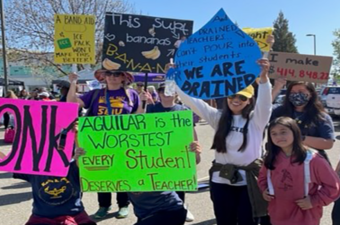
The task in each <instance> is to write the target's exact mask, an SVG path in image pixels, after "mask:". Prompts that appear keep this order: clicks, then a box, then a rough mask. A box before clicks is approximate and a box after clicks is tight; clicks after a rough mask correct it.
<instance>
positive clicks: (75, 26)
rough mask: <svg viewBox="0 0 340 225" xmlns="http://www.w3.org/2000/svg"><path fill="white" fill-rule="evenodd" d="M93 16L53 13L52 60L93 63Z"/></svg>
mask: <svg viewBox="0 0 340 225" xmlns="http://www.w3.org/2000/svg"><path fill="white" fill-rule="evenodd" d="M94 35H95V16H90V15H60V14H56V15H54V62H55V63H61V64H95V62H96V60H95V42H94Z"/></svg>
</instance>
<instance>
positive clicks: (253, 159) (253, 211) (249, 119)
mask: <svg viewBox="0 0 340 225" xmlns="http://www.w3.org/2000/svg"><path fill="white" fill-rule="evenodd" d="M258 63H259V65H260V66H261V67H262V71H261V74H260V84H259V90H258V91H259V92H258V100H257V102H256V104H255V99H254V97H253V96H254V88H253V87H252V86H251V85H250V86H248V87H247V88H245V89H244V90H241V91H240V92H238V93H236V94H235V95H232V96H229V97H228V98H225V102H224V109H223V111H222V112H221V111H219V110H217V109H215V108H213V107H210V106H209V105H208V104H207V103H205V102H204V101H203V100H200V99H196V98H191V97H190V96H188V95H186V94H184V93H183V92H182V91H181V90H180V89H179V88H178V94H179V96H180V98H181V100H182V101H183V103H184V104H185V105H187V106H189V107H190V108H191V109H192V110H193V111H194V112H195V113H196V114H197V115H198V116H200V117H201V118H203V119H204V120H206V121H207V122H208V123H209V125H210V126H212V127H213V128H214V129H215V131H216V133H215V137H214V142H213V146H212V149H214V150H215V160H214V163H213V166H212V168H211V169H210V174H211V177H210V179H211V183H210V193H211V198H212V201H213V205H214V212H215V216H216V221H217V224H218V225H225V224H228V225H236V224H238V225H257V224H258V219H257V218H258V217H262V216H265V215H266V214H267V211H266V210H267V205H266V203H265V201H264V200H263V199H262V196H261V192H260V190H259V188H258V186H257V183H256V176H257V174H258V172H259V170H260V167H261V162H260V161H259V159H260V158H261V156H262V150H261V143H262V134H263V131H264V128H265V126H266V124H267V123H268V121H269V118H270V114H271V108H272V104H271V85H270V82H269V79H268V75H267V73H268V69H269V62H268V60H266V59H261V60H259V61H258Z"/></svg>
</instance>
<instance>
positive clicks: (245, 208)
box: [210, 182, 270, 225]
mask: <svg viewBox="0 0 340 225" xmlns="http://www.w3.org/2000/svg"><path fill="white" fill-rule="evenodd" d="M210 194H211V198H212V200H213V205H214V212H215V217H216V222H217V225H257V224H258V221H259V218H256V219H254V218H253V215H252V208H251V203H250V200H249V196H248V190H247V186H231V185H227V184H218V183H214V182H210ZM260 221H261V225H265V224H268V225H269V224H270V222H269V218H268V217H263V218H260Z"/></svg>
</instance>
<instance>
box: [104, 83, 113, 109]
mask: <svg viewBox="0 0 340 225" xmlns="http://www.w3.org/2000/svg"><path fill="white" fill-rule="evenodd" d="M105 98H106V107H107V115H112V107H111V102H110V96H109V95H108V90H107V89H106V90H105Z"/></svg>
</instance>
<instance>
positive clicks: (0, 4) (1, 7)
mask: <svg viewBox="0 0 340 225" xmlns="http://www.w3.org/2000/svg"><path fill="white" fill-rule="evenodd" d="M0 13H1V34H2V35H1V36H2V39H1V40H2V60H3V66H4V82H5V85H4V93H5V94H6V93H7V91H8V74H7V58H6V38H5V16H4V3H3V0H0ZM0 97H2V96H0Z"/></svg>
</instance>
